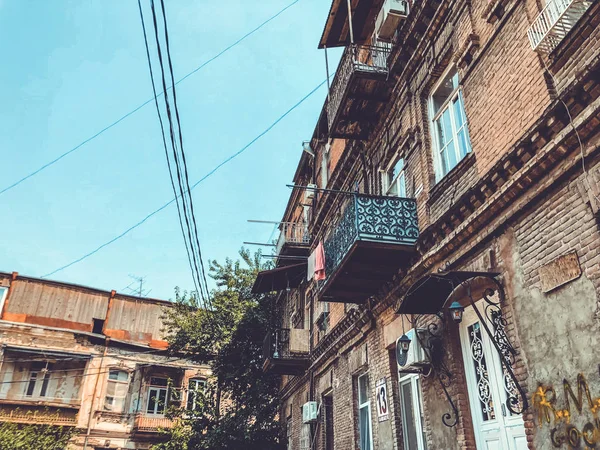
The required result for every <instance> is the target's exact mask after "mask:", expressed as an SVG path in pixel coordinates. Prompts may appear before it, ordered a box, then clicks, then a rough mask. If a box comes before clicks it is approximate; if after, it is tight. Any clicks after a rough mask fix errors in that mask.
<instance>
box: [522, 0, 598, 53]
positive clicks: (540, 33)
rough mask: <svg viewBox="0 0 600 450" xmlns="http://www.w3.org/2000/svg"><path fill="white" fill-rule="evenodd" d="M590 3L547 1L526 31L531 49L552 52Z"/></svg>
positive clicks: (587, 1) (580, 0)
mask: <svg viewBox="0 0 600 450" xmlns="http://www.w3.org/2000/svg"><path fill="white" fill-rule="evenodd" d="M592 3H593V2H592V1H589V0H548V2H547V4H546V7H545V8H544V9H543V10H542V11H541V12H540V13H539V15H538V16H537V17H536V19H535V20H534V21H533V23H532V24H531V26H530V27H529V30H527V36H529V42H530V43H531V48H532V49H533V50H537V51H539V52H542V53H550V52H552V50H554V49H555V48H556V47H557V46H558V44H560V42H561V41H562V40H563V39H564V38H565V36H566V35H567V33H568V32H569V31H571V29H572V28H573V26H574V25H575V24H576V23H577V21H578V20H579V19H580V18H581V16H583V14H584V13H585V12H586V11H587V9H588V8H589V7H590V6H591V5H592Z"/></svg>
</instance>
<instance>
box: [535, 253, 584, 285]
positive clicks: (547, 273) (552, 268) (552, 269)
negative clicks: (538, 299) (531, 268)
mask: <svg viewBox="0 0 600 450" xmlns="http://www.w3.org/2000/svg"><path fill="white" fill-rule="evenodd" d="M539 274H540V281H541V283H542V292H544V293H546V292H550V291H552V290H554V289H556V288H557V287H560V286H562V285H564V284H566V283H568V282H569V281H573V280H576V279H577V278H579V276H580V275H581V267H579V258H578V257H577V253H576V252H571V253H568V254H566V255H563V256H559V257H558V258H556V259H555V260H553V261H551V262H549V263H548V264H545V265H543V266H542V267H540V269H539Z"/></svg>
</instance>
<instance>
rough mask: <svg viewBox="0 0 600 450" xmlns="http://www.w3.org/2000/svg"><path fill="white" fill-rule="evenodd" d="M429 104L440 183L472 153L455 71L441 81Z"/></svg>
mask: <svg viewBox="0 0 600 450" xmlns="http://www.w3.org/2000/svg"><path fill="white" fill-rule="evenodd" d="M429 103H430V105H429V107H430V114H431V134H432V143H433V149H434V162H435V165H436V171H435V172H436V179H437V180H440V179H441V178H443V177H444V176H445V175H446V174H447V173H448V172H450V171H451V170H452V169H453V168H454V167H455V166H456V165H457V164H458V163H459V161H460V160H461V159H463V158H464V157H465V156H466V155H467V153H469V152H470V151H471V140H470V138H469V130H468V127H467V118H466V116H465V109H464V106H463V99H462V93H461V91H460V87H459V85H458V72H457V71H456V69H452V70H451V71H450V72H449V73H448V74H447V75H446V76H445V77H443V78H442V81H441V83H440V84H439V85H438V86H437V87H436V88H435V90H434V92H433V95H432V96H431V99H430V102H429Z"/></svg>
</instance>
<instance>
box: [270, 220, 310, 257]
mask: <svg viewBox="0 0 600 450" xmlns="http://www.w3.org/2000/svg"><path fill="white" fill-rule="evenodd" d="M309 245H310V234H309V233H308V227H307V226H306V224H305V223H303V222H281V223H280V224H279V238H278V239H277V244H276V252H277V255H278V256H286V257H294V256H299V257H303V256H308V252H309V250H310V247H309Z"/></svg>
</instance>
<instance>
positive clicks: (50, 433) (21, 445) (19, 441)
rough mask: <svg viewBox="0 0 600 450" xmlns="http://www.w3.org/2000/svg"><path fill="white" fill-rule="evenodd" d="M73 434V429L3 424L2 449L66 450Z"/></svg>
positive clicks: (0, 435)
mask: <svg viewBox="0 0 600 450" xmlns="http://www.w3.org/2000/svg"><path fill="white" fill-rule="evenodd" d="M73 434H74V428H73V427H62V426H56V425H38V424H20V423H9V422H2V423H0V449H6V450H8V449H10V450H34V449H42V448H43V449H44V450H65V449H66V448H67V444H68V443H69V440H70V439H71V437H73Z"/></svg>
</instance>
